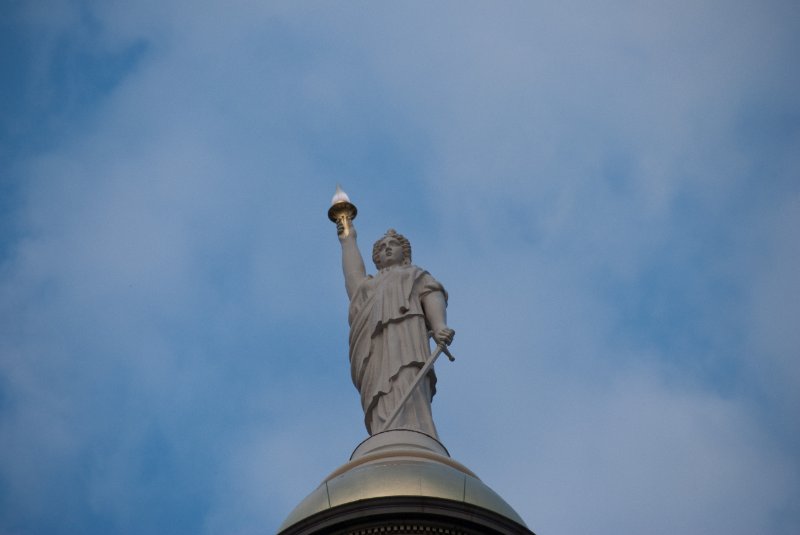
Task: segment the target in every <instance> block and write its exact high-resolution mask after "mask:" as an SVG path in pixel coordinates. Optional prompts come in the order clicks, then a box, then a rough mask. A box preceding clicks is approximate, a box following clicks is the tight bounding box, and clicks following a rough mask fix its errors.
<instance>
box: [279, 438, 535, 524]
mask: <svg viewBox="0 0 800 535" xmlns="http://www.w3.org/2000/svg"><path fill="white" fill-rule="evenodd" d="M431 532H436V533H442V534H452V535H462V534H463V535H468V534H469V535H472V534H527V535H531V534H532V532H531V531H530V530H529V529H528V528H527V527H526V526H525V523H524V522H523V520H522V518H520V516H519V515H518V514H517V513H516V512H515V511H514V509H512V508H511V506H509V505H508V504H507V503H506V502H505V500H503V499H502V498H501V497H500V496H499V495H498V494H497V493H495V492H494V491H493V490H492V489H490V488H489V487H488V486H486V485H485V484H484V483H483V482H482V481H481V480H480V479H478V477H477V476H476V475H475V474H474V473H472V471H470V470H469V469H468V468H467V467H465V466H464V465H462V464H461V463H459V462H457V461H454V460H453V459H451V458H450V455H449V453H448V452H447V449H446V448H445V447H444V446H443V445H442V444H441V443H440V442H438V441H437V440H435V439H434V438H432V437H430V436H428V435H426V434H424V433H420V432H417V431H411V430H406V429H395V430H391V431H385V432H383V433H378V434H376V435H373V436H371V437H370V438H368V439H367V440H365V441H364V442H362V443H361V444H360V445H359V446H358V447H357V448H356V449H355V451H354V452H353V455H352V456H351V457H350V461H349V462H348V463H346V464H344V465H343V466H341V467H340V468H338V469H337V470H335V471H334V472H333V473H332V474H331V475H329V476H328V477H327V478H326V479H325V480H324V481H323V482H322V483H321V484H320V485H319V487H317V488H316V489H315V490H314V491H313V492H312V493H311V494H310V495H309V496H308V497H306V498H305V499H304V500H303V501H302V502H301V503H300V504H299V505H298V506H297V507H296V508H295V509H294V511H292V513H290V514H289V516H288V517H287V519H286V520H285V521H284V523H283V525H282V526H281V527H280V529H279V533H280V535H310V534H318V533H326V534H342V535H344V534H353V535H356V534H371V533H393V534H398V535H399V534H405V533H408V534H411V533H431Z"/></svg>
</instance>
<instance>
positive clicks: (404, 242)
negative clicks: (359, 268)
mask: <svg viewBox="0 0 800 535" xmlns="http://www.w3.org/2000/svg"><path fill="white" fill-rule="evenodd" d="M372 261H373V262H374V263H375V267H376V268H378V269H383V268H385V267H389V266H391V265H395V264H402V265H408V264H410V263H411V242H409V241H408V239H407V238H406V237H405V236H403V235H402V234H398V232H397V231H396V230H395V229H393V228H390V229H389V230H387V231H386V234H384V235H383V237H382V238H381V239H379V240H378V241H376V242H375V244H374V245H373V246H372Z"/></svg>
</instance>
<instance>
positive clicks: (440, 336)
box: [433, 327, 456, 346]
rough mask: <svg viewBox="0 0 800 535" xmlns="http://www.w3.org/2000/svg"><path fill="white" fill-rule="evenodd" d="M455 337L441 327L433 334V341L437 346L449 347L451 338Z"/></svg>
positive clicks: (451, 331) (453, 333)
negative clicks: (442, 344)
mask: <svg viewBox="0 0 800 535" xmlns="http://www.w3.org/2000/svg"><path fill="white" fill-rule="evenodd" d="M455 335H456V332H455V331H454V330H453V329H450V328H449V327H442V328H441V329H439V330H438V331H436V332H435V333H433V339H434V340H436V343H437V344H441V343H444V344H445V345H448V346H449V345H450V344H452V343H453V337H454V336H455Z"/></svg>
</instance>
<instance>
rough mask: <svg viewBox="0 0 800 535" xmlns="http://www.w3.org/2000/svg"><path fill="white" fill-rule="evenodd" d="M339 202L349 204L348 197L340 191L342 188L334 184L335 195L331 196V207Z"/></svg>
mask: <svg viewBox="0 0 800 535" xmlns="http://www.w3.org/2000/svg"><path fill="white" fill-rule="evenodd" d="M340 202H350V197H348V196H347V193H345V192H344V191H343V190H342V187H341V186H340V185H339V184H336V193H334V194H333V199H331V205H334V204H336V203H340Z"/></svg>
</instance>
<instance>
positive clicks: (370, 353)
mask: <svg viewBox="0 0 800 535" xmlns="http://www.w3.org/2000/svg"><path fill="white" fill-rule="evenodd" d="M337 196H338V197H339V200H338V202H337ZM337 196H334V204H333V206H332V207H331V211H330V212H329V217H330V218H331V219H332V220H334V221H336V228H337V232H338V235H339V241H340V243H341V246H342V268H343V271H344V279H345V287H346V289H347V296H348V298H349V299H350V311H349V315H348V316H349V317H348V320H349V323H350V371H351V375H352V379H353V384H354V385H355V386H356V388H357V389H358V391H359V392H360V393H361V406H362V408H363V409H364V423H365V424H366V427H367V431H368V432H369V434H370V435H374V434H375V433H379V432H381V431H385V430H386V428H388V427H390V428H391V429H412V430H416V431H421V432H423V433H425V434H427V435H430V436H432V437H434V438H436V439H438V434H437V433H436V427H435V425H434V423H433V417H432V414H431V400H432V398H433V395H434V394H435V393H436V375H435V373H434V371H433V368H432V366H430V365H429V366H426V363H428V362H429V361H431V362H430V364H432V360H431V359H433V360H435V358H436V357H438V355H439V353H440V352H442V351H445V352H447V348H446V346H447V345H449V344H450V343H451V342H452V341H453V336H454V335H455V331H453V330H452V329H450V328H449V327H447V312H446V307H447V292H446V291H445V289H444V287H443V286H442V285H441V284H440V283H439V282H438V281H437V280H436V279H434V278H433V277H432V276H431V275H430V273H428V272H427V271H424V270H422V269H421V268H419V267H417V266H415V265H413V264H412V263H411V244H410V243H409V241H408V240H407V239H406V238H405V237H404V236H403V235H402V234H398V233H397V232H396V231H395V230H393V229H390V230H388V231H387V232H386V234H385V235H384V236H383V237H382V238H381V239H379V240H378V241H376V242H375V244H374V245H373V248H372V260H373V262H374V263H375V267H376V268H377V270H378V271H377V273H376V274H375V275H374V276H373V275H367V272H366V268H365V267H364V260H363V258H362V256H361V252H360V251H359V249H358V244H357V242H356V231H355V228H354V227H353V225H352V219H354V218H355V214H356V208H355V206H353V205H352V204H350V202H349V199H347V197H346V195H344V192H341V190H340V189H338V188H337ZM336 210H338V212H337V211H336ZM429 336H432V337H433V339H434V340H435V341H436V343H437V349H438V351H436V352H435V353H434V354H433V355H431V350H430V346H429ZM448 356H450V355H449V353H448ZM450 357H451V359H452V356H450ZM420 372H422V373H425V375H426V376H425V377H420V376H419V374H420ZM389 424H391V426H390V425H389Z"/></svg>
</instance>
